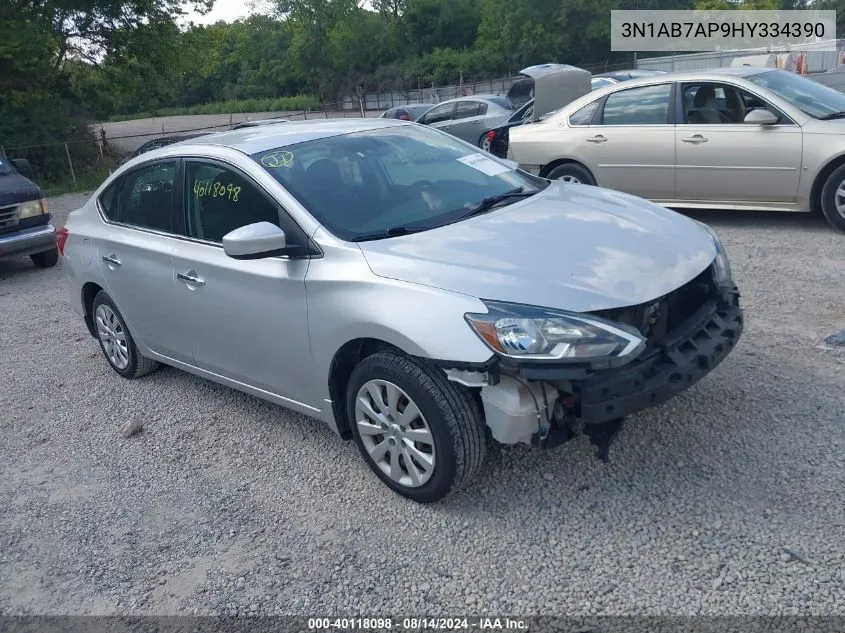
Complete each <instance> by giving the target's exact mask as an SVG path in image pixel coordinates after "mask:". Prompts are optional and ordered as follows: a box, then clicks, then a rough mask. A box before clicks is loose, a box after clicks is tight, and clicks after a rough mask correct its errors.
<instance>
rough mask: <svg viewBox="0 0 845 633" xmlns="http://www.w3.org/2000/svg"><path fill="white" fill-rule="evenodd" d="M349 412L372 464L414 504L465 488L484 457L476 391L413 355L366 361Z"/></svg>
mask: <svg viewBox="0 0 845 633" xmlns="http://www.w3.org/2000/svg"><path fill="white" fill-rule="evenodd" d="M347 411H348V415H349V420H350V421H351V426H352V432H353V435H354V437H355V443H356V444H357V445H358V448H359V450H360V451H361V454H362V455H363V456H364V460H365V461H366V462H367V465H368V466H369V467H370V468H371V469H372V471H373V472H374V473H375V474H376V475H377V476H378V478H379V479H381V480H382V481H383V482H384V483H385V484H387V485H388V486H389V487H390V488H391V489H392V490H394V491H395V492H398V493H399V494H400V495H402V496H404V497H407V498H409V499H412V500H414V501H417V502H420V503H431V502H433V501H438V500H440V499H442V498H443V497H445V496H446V495H447V494H449V493H450V492H452V491H454V490H457V489H460V488H462V487H464V486H466V485H467V484H468V483H469V482H470V481H471V480H472V478H473V476H474V475H475V473H476V472H477V471H478V469H479V468H480V467H481V464H482V462H483V460H484V453H485V450H486V437H485V433H484V430H485V428H486V427H485V424H484V419H483V416H482V414H481V410H480V408H479V406H478V403H477V401H476V400H475V399H474V398H473V397H472V394H471V393H470V392H469V390H468V389H466V388H465V387H461V386H460V385H457V384H455V383H452V382H449V381H448V380H447V379H446V376H445V374H444V373H443V372H442V371H440V370H439V369H436V368H433V367H429V366H428V365H425V364H424V363H422V362H420V361H418V360H416V359H413V358H410V357H408V356H404V355H401V354H399V353H396V352H379V353H377V354H373V355H372V356H368V357H367V358H365V359H364V360H363V361H361V362H360V363H359V364H358V366H357V367H356V368H355V369H354V371H353V372H352V376H351V377H350V380H349V386H348V389H347Z"/></svg>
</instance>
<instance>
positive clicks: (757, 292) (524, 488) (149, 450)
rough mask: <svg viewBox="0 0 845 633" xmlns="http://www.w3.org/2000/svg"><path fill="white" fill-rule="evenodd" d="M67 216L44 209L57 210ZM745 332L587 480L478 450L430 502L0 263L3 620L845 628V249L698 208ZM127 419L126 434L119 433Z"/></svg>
mask: <svg viewBox="0 0 845 633" xmlns="http://www.w3.org/2000/svg"><path fill="white" fill-rule="evenodd" d="M82 199H84V197H80V196H65V197H62V198H57V199H54V200H51V204H52V209H53V210H54V211H55V212H56V216H57V217H56V219H57V223H58V224H61V222H62V220H63V219H64V214H63V212H62V211H66V210H67V209H68V208H70V207H75V206H78V205H79V204H80V201H81V200H82ZM696 217H697V218H698V219H702V220H703V221H705V222H707V223H709V224H711V225H712V226H714V227H715V229H716V231H717V232H718V233H719V235H720V236H722V237H723V239H724V241H725V243H726V246H727V248H728V249H729V253H730V255H731V259H732V262H733V266H734V270H735V276H736V277H737V279H738V281H739V283H740V286H741V288H742V291H743V295H744V296H743V299H744V305H745V307H746V310H747V331H746V334H745V336H744V338H743V340H742V342H741V343H740V345H739V346H738V348H737V349H736V350H735V351H734V353H733V354H732V355H731V356H730V357H729V358H728V360H727V361H725V363H724V364H723V365H722V366H720V367H719V368H718V369H717V370H716V371H715V372H714V373H713V374H711V375H710V376H709V377H707V378H706V379H705V380H703V381H702V382H701V383H700V384H699V385H697V386H696V387H695V388H693V389H692V390H690V391H689V392H687V393H685V394H682V395H681V396H680V397H678V398H676V399H675V400H674V401H672V402H670V403H668V404H666V405H664V406H662V407H659V408H657V409H654V410H651V411H649V412H645V413H643V414H640V415H637V416H634V417H632V418H631V419H630V421H629V423H628V424H627V425H626V427H625V429H624V431H623V432H622V434H621V435H620V437H619V439H618V440H617V442H616V443H615V444H614V446H613V448H612V449H611V459H610V463H609V464H602V463H600V462H599V461H597V460H596V459H595V458H594V456H593V451H592V450H591V448H590V446H589V445H588V444H587V442H586V441H584V440H578V441H576V442H574V443H571V444H568V445H566V446H564V447H562V448H559V449H556V450H554V451H550V452H547V453H545V454H543V453H540V454H537V453H535V452H533V451H532V450H531V449H529V448H527V447H507V448H495V449H494V450H492V451H491V453H490V455H489V459H488V461H487V464H486V467H485V469H484V471H483V472H482V474H481V476H480V477H479V479H478V481H477V483H476V484H475V485H474V486H472V487H471V488H470V489H468V490H466V491H464V492H461V493H459V494H456V495H453V496H451V497H449V498H448V499H447V500H446V501H445V502H443V503H441V504H438V505H434V506H418V505H415V504H413V503H411V502H408V501H405V500H403V499H402V498H400V497H398V496H396V495H394V494H393V493H391V492H390V491H389V490H388V489H387V488H385V487H384V486H383V485H381V484H380V483H379V482H378V481H377V480H376V478H375V477H374V476H373V475H372V474H371V473H370V472H369V470H368V469H367V468H366V466H365V464H364V462H363V461H362V460H361V459H360V458H359V456H358V454H357V452H356V448H355V446H354V445H353V444H352V443H345V442H342V441H340V440H339V439H337V438H336V437H334V436H333V435H332V433H331V432H330V431H329V429H328V428H327V427H325V426H324V425H322V424H321V423H319V422H316V421H312V420H309V419H307V418H305V417H302V416H300V415H297V414H293V413H290V412H287V411H285V410H283V409H281V408H278V407H276V406H274V405H271V404H268V403H265V402H262V401H260V400H258V399H256V398H253V397H250V396H247V395H243V394H241V393H238V392H235V391H232V390H230V389H227V388H224V387H220V386H216V385H214V384H212V383H210V382H207V381H204V380H201V379H198V378H194V377H192V376H190V375H188V374H186V373H183V372H180V371H177V370H173V369H164V370H162V371H159V372H157V373H155V374H152V375H151V376H149V377H147V378H144V379H142V380H137V381H127V380H123V379H121V378H119V377H118V376H117V375H116V374H115V373H114V372H112V371H111V370H110V369H109V368H108V366H107V364H106V362H105V361H104V360H103V359H102V358H101V356H100V351H99V349H98V347H97V345H96V343H95V341H94V340H93V339H92V338H91V337H90V336H89V335H88V334H87V332H86V330H85V328H84V326H83V324H82V323H81V321H79V320H78V319H77V318H76V317H75V316H74V315H73V314H72V313H71V312H70V311H69V308H68V307H67V305H66V303H65V291H64V285H63V279H62V277H63V273H62V269H61V265H60V266H59V267H56V268H54V269H51V270H39V269H35V268H34V267H32V266H31V265H30V263H29V261H28V260H26V259H20V260H15V261H11V262H2V263H0V314H2V318H0V376H2V377H3V387H2V389H0V412H2V413H0V419H2V421H0V508H3V510H2V512H0V613H11V614H28V613H39V614H46V613H49V614H64V613H77V614H81V613H97V614H107V613H108V614H176V613H215V614H220V613H223V614H237V613H242V614H248V613H251V612H254V613H260V614H265V613H285V614H289V613H299V614H302V613H312V614H324V613H327V612H330V613H334V614H347V613H357V612H364V613H368V614H372V615H383V614H387V613H402V614H409V613H425V612H427V613H429V614H454V613H456V612H458V613H459V612H472V613H483V614H502V613H511V614H526V615H528V614H535V613H543V614H580V615H588V614H599V613H601V614H740V613H742V614H839V615H845V538H843V534H845V506H843V491H845V397H843V391H844V389H843V387H845V379H844V378H843V376H845V355H844V354H845V351H844V350H842V349H838V350H837V349H834V348H828V347H825V346H824V344H823V342H822V341H823V339H824V337H826V336H828V335H830V334H832V333H835V332H838V331H839V330H841V329H842V328H845V299H844V298H843V295H845V291H843V287H845V285H844V284H843V279H845V236H843V235H839V234H837V233H835V232H834V231H833V230H831V229H828V228H827V227H826V226H825V225H824V224H823V223H822V222H821V221H819V220H818V219H816V218H813V217H810V216H805V215H790V214H784V215H778V214H736V213H731V212H722V213H715V212H714V213H708V214H697V215H696ZM136 418H137V419H139V420H140V421H141V422H142V423H143V431H142V432H140V433H138V434H136V435H133V436H131V437H129V438H124V437H123V436H122V434H121V427H122V426H123V425H124V424H125V423H127V422H128V421H130V420H133V419H136Z"/></svg>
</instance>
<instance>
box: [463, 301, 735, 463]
mask: <svg viewBox="0 0 845 633" xmlns="http://www.w3.org/2000/svg"><path fill="white" fill-rule="evenodd" d="M742 331H743V314H742V310H741V308H740V307H739V292H738V290H737V289H736V287H732V288H723V289H720V290H718V291H717V290H715V289H712V291H711V294H710V295H709V296H708V297H707V298H706V299H705V300H704V301H703V302H702V303H701V304H700V305H699V307H698V308H697V309H695V310H694V311H693V312H692V313H691V314H689V315H688V316H687V317H686V318H685V319H684V320H683V321H682V322H680V323H678V324H676V325H674V326H673V327H672V328H671V330H669V331H667V332H665V333H664V334H662V335H660V336H659V337H655V339H654V340H650V341H649V343H648V346H647V347H646V349H645V350H644V351H643V353H642V354H641V355H640V356H639V357H638V358H636V359H635V360H634V361H632V362H631V363H629V364H627V365H624V366H622V367H618V368H613V369H604V370H589V369H588V368H585V367H577V366H572V365H563V364H560V365H554V364H552V365H549V364H542V365H541V364H535V365H517V366H511V367H507V366H503V365H501V364H498V363H497V364H496V365H494V366H491V367H488V368H486V371H485V372H484V376H485V379H486V381H485V382H486V384H484V385H481V384H478V385H477V386H481V399H482V402H483V404H484V411H485V416H486V419H487V424H488V426H489V427H490V428H491V431H492V434H493V437H494V438H495V439H497V440H498V441H500V442H504V443H516V442H525V443H529V444H532V445H535V446H540V447H545V448H549V447H552V446H556V445H559V444H562V443H564V442H566V441H568V440H570V439H572V438H573V437H575V436H576V435H578V434H579V433H581V432H583V433H585V434H586V435H588V436H589V437H590V439H591V440H592V441H593V443H595V444H596V445H597V446H598V447H599V456H600V457H602V458H606V455H607V447H608V445H609V443H610V440H611V438H612V437H613V436H614V435H615V433H616V431H618V430H619V428H620V426H621V422H622V419H623V418H624V417H625V416H627V415H630V414H632V413H636V412H638V411H641V410H643V409H646V408H648V407H651V406H655V405H657V404H660V403H662V402H665V401H667V400H669V399H670V398H672V397H673V396H675V395H677V394H678V393H680V392H681V391H684V390H685V389H688V388H689V387H690V386H692V385H693V384H695V383H696V382H698V381H699V380H701V378H703V377H704V376H706V375H707V374H708V373H709V372H710V371H712V370H713V368H715V367H716V366H717V365H718V364H719V363H721V362H722V361H723V360H724V359H725V357H726V356H727V355H728V354H729V353H730V351H731V350H732V349H733V348H734V347H735V346H736V344H737V342H738V341H739V338H740V336H741V335H742ZM448 373H449V371H447V374H448ZM450 378H451V379H453V380H455V379H456V377H455V376H450ZM464 380H466V378H465V377H464ZM465 384H467V383H465Z"/></svg>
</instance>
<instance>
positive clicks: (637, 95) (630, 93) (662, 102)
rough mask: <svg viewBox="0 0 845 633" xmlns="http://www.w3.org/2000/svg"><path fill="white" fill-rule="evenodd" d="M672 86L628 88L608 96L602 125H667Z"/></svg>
mask: <svg viewBox="0 0 845 633" xmlns="http://www.w3.org/2000/svg"><path fill="white" fill-rule="evenodd" d="M671 92H672V85H671V84H659V85H657V86H641V87H638V88H628V89H627V90H620V91H618V92H613V93H611V94H610V95H608V97H607V100H606V101H605V103H604V112H603V113H602V125H655V124H661V123H666V122H667V120H668V114H669V94H670V93H671Z"/></svg>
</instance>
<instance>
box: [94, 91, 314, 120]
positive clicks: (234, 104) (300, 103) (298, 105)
mask: <svg viewBox="0 0 845 633" xmlns="http://www.w3.org/2000/svg"><path fill="white" fill-rule="evenodd" d="M317 105H319V102H318V101H317V99H315V98H314V97H308V96H305V95H299V96H296V97H270V98H266V99H237V100H234V101H218V102H216V103H204V104H201V105H195V106H188V107H185V108H159V109H157V110H153V111H151V112H138V113H136V114H115V115H114V116H112V117H109V121H111V122H112V123H116V122H118V121H131V120H134V119H150V118H153V117H160V116H183V115H192V114H240V113H244V112H288V111H298V110H308V109H309V108H314V107H316V106H317Z"/></svg>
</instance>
